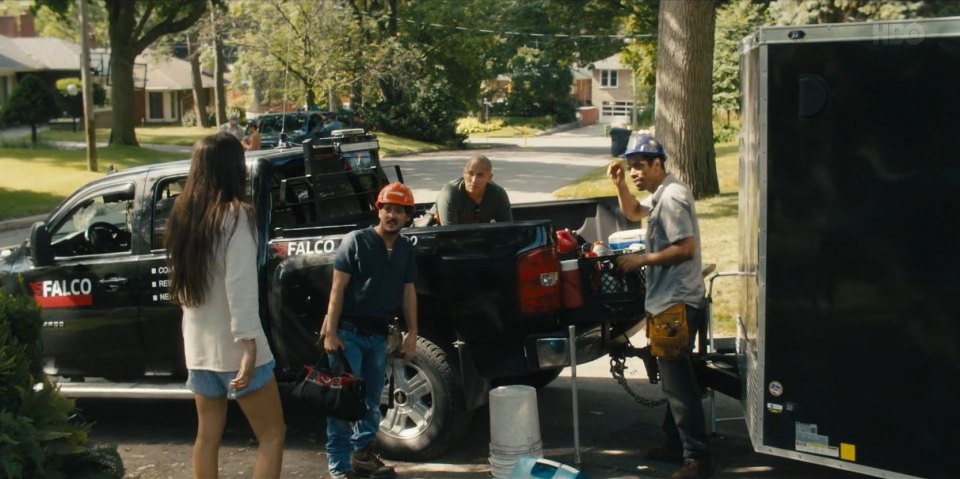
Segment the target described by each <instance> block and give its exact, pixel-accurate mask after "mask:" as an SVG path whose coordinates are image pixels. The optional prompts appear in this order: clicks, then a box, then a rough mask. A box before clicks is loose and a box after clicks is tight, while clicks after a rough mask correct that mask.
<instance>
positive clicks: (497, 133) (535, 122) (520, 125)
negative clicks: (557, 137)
mask: <svg viewBox="0 0 960 479" xmlns="http://www.w3.org/2000/svg"><path fill="white" fill-rule="evenodd" d="M490 120H491V121H496V120H499V121H501V122H502V123H503V128H500V129H497V130H492V131H484V132H477V133H470V138H522V137H523V136H533V135H536V134H537V133H540V132H542V131H544V130H548V129H550V128H553V127H554V126H556V123H554V121H553V118H551V117H549V116H543V117H523V116H499V117H490Z"/></svg>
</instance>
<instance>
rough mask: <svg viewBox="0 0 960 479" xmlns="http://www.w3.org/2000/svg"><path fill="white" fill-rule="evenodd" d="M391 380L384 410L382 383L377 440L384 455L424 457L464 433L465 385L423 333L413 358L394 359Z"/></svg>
mask: <svg viewBox="0 0 960 479" xmlns="http://www.w3.org/2000/svg"><path fill="white" fill-rule="evenodd" d="M391 376H392V378H393V407H392V408H390V409H385V408H386V405H387V400H388V398H389V394H390V387H389V382H388V385H387V387H384V390H383V397H382V400H381V409H383V410H384V414H383V420H382V421H381V422H380V433H379V434H378V435H377V443H378V445H379V448H380V449H381V450H382V451H383V453H384V455H385V456H387V457H390V458H393V459H399V460H405V461H422V460H426V459H431V458H434V457H436V456H439V455H440V454H443V453H444V452H446V451H447V450H448V449H449V448H450V447H451V446H453V444H454V442H455V441H456V440H457V439H458V438H459V437H460V436H461V435H462V434H463V433H464V432H465V431H466V429H467V426H468V425H469V423H470V418H471V416H472V414H473V411H467V410H466V407H465V403H464V399H463V388H462V387H461V385H460V382H459V381H458V379H457V371H456V368H455V367H454V366H453V364H452V362H451V361H450V356H449V355H448V354H447V352H446V351H444V350H443V349H442V348H441V347H439V346H437V345H436V344H434V343H433V342H431V341H430V340H428V339H424V338H423V337H420V338H417V355H416V357H415V358H414V359H413V361H410V362H407V361H404V360H402V359H393V360H391V361H390V363H389V364H388V367H387V377H388V381H389V378H390V377H391Z"/></svg>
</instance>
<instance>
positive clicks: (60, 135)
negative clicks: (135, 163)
mask: <svg viewBox="0 0 960 479" xmlns="http://www.w3.org/2000/svg"><path fill="white" fill-rule="evenodd" d="M136 132H137V141H139V142H140V144H141V145H142V144H148V145H149V144H153V145H180V146H193V143H194V142H195V141H197V139H199V138H202V137H204V136H207V135H212V134H214V133H216V132H217V129H216V128H199V127H190V126H140V127H137V128H136ZM38 136H39V139H40V141H77V142H83V141H85V140H84V137H83V132H82V131H78V132H74V131H71V130H54V129H50V130H46V131H43V132H40V133H39V134H38ZM109 138H110V129H109V128H99V129H97V141H98V142H106V141H107V140H108V139H109Z"/></svg>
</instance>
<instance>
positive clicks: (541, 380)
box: [493, 368, 563, 389]
mask: <svg viewBox="0 0 960 479" xmlns="http://www.w3.org/2000/svg"><path fill="white" fill-rule="evenodd" d="M562 372H563V368H556V369H544V370H543V371H537V372H535V373H531V374H528V375H526V376H515V377H511V378H500V379H497V380H495V381H494V382H493V385H494V386H495V387H496V386H509V385H511V384H524V385H527V386H531V387H534V388H537V389H540V388H543V387H545V386H546V385H547V384H550V383H552V382H553V380H554V379H557V378H558V377H560V373H562Z"/></svg>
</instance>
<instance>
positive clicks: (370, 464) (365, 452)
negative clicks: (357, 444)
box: [350, 444, 397, 479]
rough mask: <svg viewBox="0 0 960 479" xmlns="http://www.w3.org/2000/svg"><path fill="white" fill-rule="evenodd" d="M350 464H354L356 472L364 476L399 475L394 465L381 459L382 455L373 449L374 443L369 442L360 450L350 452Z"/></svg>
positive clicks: (378, 478)
mask: <svg viewBox="0 0 960 479" xmlns="http://www.w3.org/2000/svg"><path fill="white" fill-rule="evenodd" d="M350 465H351V466H353V470H354V472H356V473H357V474H359V475H361V476H362V477H371V478H375V479H388V478H391V477H396V475H397V473H396V471H394V470H393V468H392V467H390V466H388V465H386V464H384V463H383V461H381V460H380V455H379V454H377V453H376V452H374V450H373V444H368V445H367V447H365V448H363V449H361V450H359V451H353V453H352V454H350Z"/></svg>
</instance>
